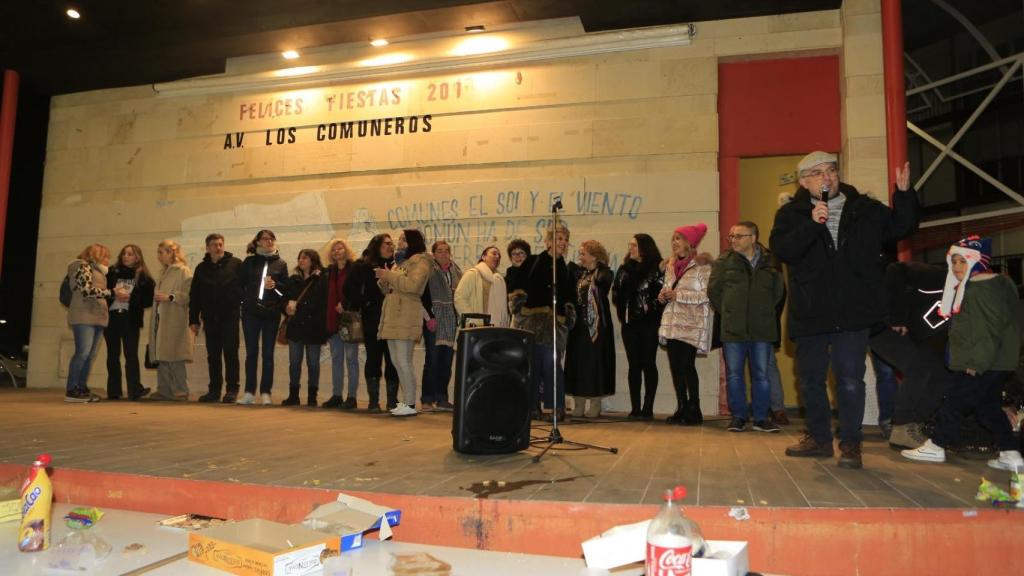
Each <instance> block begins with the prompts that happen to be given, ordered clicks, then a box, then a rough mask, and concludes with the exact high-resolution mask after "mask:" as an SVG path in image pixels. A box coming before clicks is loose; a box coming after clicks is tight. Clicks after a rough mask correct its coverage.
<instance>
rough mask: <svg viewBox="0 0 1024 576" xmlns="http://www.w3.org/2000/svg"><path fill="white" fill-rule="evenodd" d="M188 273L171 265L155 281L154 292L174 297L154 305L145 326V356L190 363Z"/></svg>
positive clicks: (189, 283) (189, 276)
mask: <svg viewBox="0 0 1024 576" xmlns="http://www.w3.org/2000/svg"><path fill="white" fill-rule="evenodd" d="M191 287H192V270H191V269H189V267H188V266H186V265H185V264H184V263H182V262H178V263H175V264H171V265H170V266H168V267H167V268H165V269H164V271H163V272H161V274H160V277H159V278H158V279H157V281H156V291H157V292H163V293H165V294H174V302H155V303H154V304H153V312H152V313H151V314H152V316H151V317H150V322H149V356H150V359H152V360H162V361H165V362H180V361H185V362H191V361H192V349H193V347H194V346H193V344H194V341H193V335H192V331H191V330H189V329H188V293H189V289H190V288H191Z"/></svg>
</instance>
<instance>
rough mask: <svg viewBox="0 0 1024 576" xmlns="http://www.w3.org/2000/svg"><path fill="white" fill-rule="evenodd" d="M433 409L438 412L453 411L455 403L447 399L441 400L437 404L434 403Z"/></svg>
mask: <svg viewBox="0 0 1024 576" xmlns="http://www.w3.org/2000/svg"><path fill="white" fill-rule="evenodd" d="M434 409H435V410H437V411H438V412H453V411H454V410H455V405H454V404H452V403H451V402H449V401H447V400H442V401H440V402H438V403H437V404H434Z"/></svg>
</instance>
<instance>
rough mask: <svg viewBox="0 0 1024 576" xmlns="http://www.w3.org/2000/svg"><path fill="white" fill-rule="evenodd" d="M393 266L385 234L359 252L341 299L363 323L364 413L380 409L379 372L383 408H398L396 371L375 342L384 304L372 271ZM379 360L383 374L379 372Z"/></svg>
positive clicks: (387, 354)
mask: <svg viewBox="0 0 1024 576" xmlns="http://www.w3.org/2000/svg"><path fill="white" fill-rule="evenodd" d="M394 262H395V243H394V241H392V240H391V236H390V235H388V234H377V235H376V236H374V237H373V238H371V239H370V244H369V245H368V246H367V247H366V250H364V251H363V257H362V258H360V259H359V260H358V261H356V263H355V264H353V265H352V270H351V271H350V272H349V274H351V275H352V278H351V280H347V281H346V282H345V288H344V295H345V301H346V302H348V309H349V310H358V311H359V312H360V316H361V318H362V320H363V346H364V347H365V348H366V364H365V365H364V367H363V376H364V377H365V378H366V392H367V394H368V395H369V397H370V405H369V407H368V408H367V411H368V412H372V413H378V412H380V411H381V409H380V378H381V373H382V372H383V375H384V379H385V381H386V382H387V408H388V410H390V409H392V408H394V407H395V406H397V405H398V371H397V370H395V365H394V364H392V363H391V353H390V352H388V344H387V342H385V341H384V340H378V339H377V328H378V327H379V326H380V313H381V308H382V306H383V304H384V293H383V292H382V291H381V289H380V287H379V286H378V285H377V277H376V276H375V275H374V273H373V271H374V270H375V269H377V268H390V267H391V266H392V265H393V264H394ZM381 360H383V361H384V366H385V368H384V370H383V371H382V370H381Z"/></svg>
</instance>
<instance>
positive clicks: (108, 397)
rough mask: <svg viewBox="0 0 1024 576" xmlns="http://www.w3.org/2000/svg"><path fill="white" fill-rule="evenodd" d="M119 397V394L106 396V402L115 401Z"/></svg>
mask: <svg viewBox="0 0 1024 576" xmlns="http://www.w3.org/2000/svg"><path fill="white" fill-rule="evenodd" d="M120 399H121V397H120V396H107V402H117V401H118V400H120Z"/></svg>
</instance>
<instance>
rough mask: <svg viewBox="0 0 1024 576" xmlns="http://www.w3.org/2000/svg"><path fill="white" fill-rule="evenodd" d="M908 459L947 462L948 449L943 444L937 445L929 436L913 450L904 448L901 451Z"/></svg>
mask: <svg viewBox="0 0 1024 576" xmlns="http://www.w3.org/2000/svg"><path fill="white" fill-rule="evenodd" d="M900 455H902V456H903V457H904V458H906V459H907V460H916V461H918V462H945V461H946V450H945V449H943V448H942V446H936V445H935V443H934V442H932V441H931V439H930V438H929V439H928V440H925V441H924V444H922V445H921V446H920V447H918V448H914V449H913V450H903V451H901V452H900Z"/></svg>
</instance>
